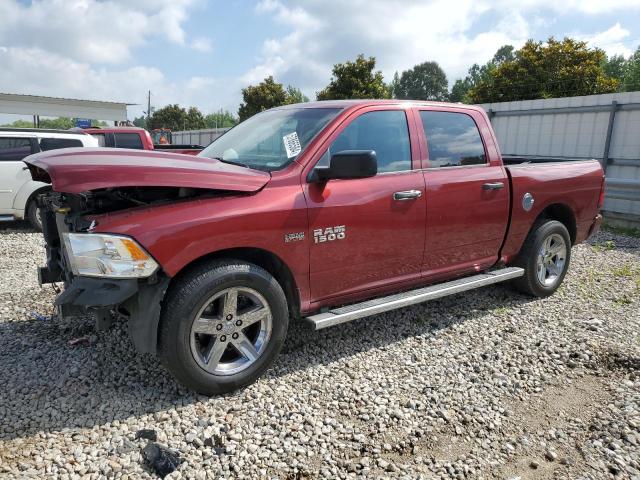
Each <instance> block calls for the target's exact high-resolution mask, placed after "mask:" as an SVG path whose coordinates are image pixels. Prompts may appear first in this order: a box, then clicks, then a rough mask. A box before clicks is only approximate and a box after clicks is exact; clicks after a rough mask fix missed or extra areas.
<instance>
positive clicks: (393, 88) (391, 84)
mask: <svg viewBox="0 0 640 480" xmlns="http://www.w3.org/2000/svg"><path fill="white" fill-rule="evenodd" d="M399 83H400V75H399V74H398V72H397V71H396V73H394V74H393V79H392V80H391V81H390V82H389V83H388V84H387V90H389V92H390V93H391V96H392V97H393V98H397V97H396V89H397V88H398V84H399Z"/></svg>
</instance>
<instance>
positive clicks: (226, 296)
mask: <svg viewBox="0 0 640 480" xmlns="http://www.w3.org/2000/svg"><path fill="white" fill-rule="evenodd" d="M272 325H273V318H272V315H271V309H270V308H269V304H268V303H267V301H266V300H265V298H264V297H263V296H262V295H260V294H259V293H258V292H257V291H255V290H253V289H252V288H248V287H233V288H227V289H225V290H221V291H220V292H217V293H216V294H215V295H213V296H212V297H211V298H209V299H208V300H207V301H206V302H205V304H204V306H203V307H202V308H201V309H200V311H199V312H198V314H197V315H196V317H195V319H194V321H193V324H192V326H191V353H192V355H193V358H194V359H195V361H196V362H197V363H198V365H200V367H201V368H203V369H204V370H206V371H207V372H209V373H211V374H214V375H234V374H236V373H238V372H241V371H243V370H245V369H246V368H249V367H250V366H251V365H252V364H253V363H254V362H255V361H256V360H257V359H258V357H260V355H262V353H263V352H264V350H265V349H266V348H267V344H268V343H269V339H270V338H271V331H272Z"/></svg>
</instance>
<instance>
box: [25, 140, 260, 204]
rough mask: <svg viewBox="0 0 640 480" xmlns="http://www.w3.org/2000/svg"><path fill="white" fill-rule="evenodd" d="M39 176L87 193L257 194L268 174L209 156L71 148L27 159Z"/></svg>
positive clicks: (64, 188) (69, 190)
mask: <svg viewBox="0 0 640 480" xmlns="http://www.w3.org/2000/svg"><path fill="white" fill-rule="evenodd" d="M24 162H25V163H26V164H27V165H28V166H29V170H30V171H31V176H32V177H33V179H34V180H37V181H41V182H46V183H51V184H52V186H53V190H54V191H56V192H65V193H81V192H86V191H90V190H98V189H102V188H117V187H185V188H206V189H214V190H229V191H237V192H255V191H258V190H260V189H261V188H262V187H264V186H265V185H266V184H267V182H268V181H269V180H270V179H271V176H270V175H269V174H268V173H267V172H261V171H258V170H251V169H249V168H245V167H241V166H237V165H229V164H227V163H223V162H220V161H219V160H213V159H211V158H206V157H197V156H192V155H182V154H176V153H165V152H154V151H145V150H129V149H115V148H65V149H61V150H50V151H48V152H41V153H37V154H35V155H31V156H29V157H27V158H25V159H24Z"/></svg>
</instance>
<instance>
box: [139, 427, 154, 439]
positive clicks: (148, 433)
mask: <svg viewBox="0 0 640 480" xmlns="http://www.w3.org/2000/svg"><path fill="white" fill-rule="evenodd" d="M139 438H144V439H145V440H151V441H152V442H155V441H156V440H157V439H158V434H157V433H156V431H155V430H153V429H151V428H143V429H142V430H138V431H137V432H136V440H138V439H139Z"/></svg>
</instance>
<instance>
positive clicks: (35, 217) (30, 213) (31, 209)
mask: <svg viewBox="0 0 640 480" xmlns="http://www.w3.org/2000/svg"><path fill="white" fill-rule="evenodd" d="M27 219H28V220H29V223H30V224H31V226H32V227H33V228H34V229H35V230H36V231H38V232H41V231H42V218H41V217H40V209H39V208H38V205H37V202H36V199H35V198H32V199H31V200H29V203H28V204H27Z"/></svg>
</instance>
